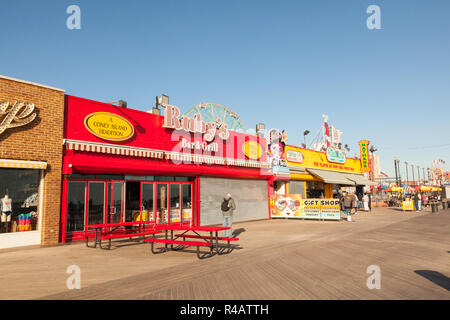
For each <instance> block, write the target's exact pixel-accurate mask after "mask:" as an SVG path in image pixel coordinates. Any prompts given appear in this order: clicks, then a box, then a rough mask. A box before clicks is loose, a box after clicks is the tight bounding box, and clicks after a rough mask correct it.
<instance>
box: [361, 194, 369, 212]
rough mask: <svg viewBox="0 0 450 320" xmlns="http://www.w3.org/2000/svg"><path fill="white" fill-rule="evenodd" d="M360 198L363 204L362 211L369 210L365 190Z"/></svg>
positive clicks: (367, 196)
mask: <svg viewBox="0 0 450 320" xmlns="http://www.w3.org/2000/svg"><path fill="white" fill-rule="evenodd" d="M362 200H363V205H364V211H366V212H368V211H369V195H368V194H367V192H366V193H365V194H364V196H363V198H362Z"/></svg>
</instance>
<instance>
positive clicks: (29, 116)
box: [0, 101, 37, 135]
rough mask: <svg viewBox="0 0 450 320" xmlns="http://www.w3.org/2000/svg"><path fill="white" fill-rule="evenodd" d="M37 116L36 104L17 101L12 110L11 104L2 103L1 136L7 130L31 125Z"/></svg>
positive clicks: (0, 103) (0, 110) (0, 109)
mask: <svg viewBox="0 0 450 320" xmlns="http://www.w3.org/2000/svg"><path fill="white" fill-rule="evenodd" d="M36 116H37V114H36V112H35V106H34V103H31V102H23V101H20V102H19V101H16V103H14V105H13V106H12V107H11V108H10V107H9V102H7V101H3V102H0V135H1V134H2V133H3V132H5V131H6V130H7V129H10V128H16V127H21V126H24V125H27V124H29V123H31V122H32V121H33V120H34V119H35V118H36Z"/></svg>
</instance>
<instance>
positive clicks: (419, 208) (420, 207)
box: [417, 192, 422, 211]
mask: <svg viewBox="0 0 450 320" xmlns="http://www.w3.org/2000/svg"><path fill="white" fill-rule="evenodd" d="M417 210H419V211H422V195H421V194H420V192H418V193H417Z"/></svg>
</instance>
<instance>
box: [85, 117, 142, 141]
mask: <svg viewBox="0 0 450 320" xmlns="http://www.w3.org/2000/svg"><path fill="white" fill-rule="evenodd" d="M84 125H85V126H86V129H87V130H88V131H89V132H90V133H92V134H93V135H94V136H96V137H99V138H101V139H104V140H109V141H125V140H128V139H130V138H131V137H132V136H133V135H134V127H133V125H132V124H131V123H130V122H129V121H128V120H127V119H125V118H122V117H121V116H118V115H116V114H114V113H109V112H94V113H91V114H89V115H88V116H87V117H86V118H85V119H84Z"/></svg>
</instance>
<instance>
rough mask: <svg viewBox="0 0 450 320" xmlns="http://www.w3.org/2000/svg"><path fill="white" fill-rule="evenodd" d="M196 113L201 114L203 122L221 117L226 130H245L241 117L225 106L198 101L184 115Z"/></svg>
mask: <svg viewBox="0 0 450 320" xmlns="http://www.w3.org/2000/svg"><path fill="white" fill-rule="evenodd" d="M197 113H199V114H200V115H201V116H202V119H203V120H204V121H205V122H214V121H215V120H217V119H221V120H222V122H223V123H225V124H227V126H228V130H231V131H237V132H245V131H246V130H247V127H246V126H245V124H244V122H242V120H241V118H240V117H239V116H238V115H237V114H236V113H234V112H233V111H232V110H231V109H230V108H228V107H226V106H223V105H220V104H217V103H211V102H208V103H200V104H199V105H196V106H195V107H193V108H191V109H190V110H189V111H187V112H186V113H185V114H184V115H186V116H189V117H193V116H194V115H195V114H197Z"/></svg>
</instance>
